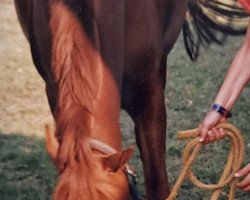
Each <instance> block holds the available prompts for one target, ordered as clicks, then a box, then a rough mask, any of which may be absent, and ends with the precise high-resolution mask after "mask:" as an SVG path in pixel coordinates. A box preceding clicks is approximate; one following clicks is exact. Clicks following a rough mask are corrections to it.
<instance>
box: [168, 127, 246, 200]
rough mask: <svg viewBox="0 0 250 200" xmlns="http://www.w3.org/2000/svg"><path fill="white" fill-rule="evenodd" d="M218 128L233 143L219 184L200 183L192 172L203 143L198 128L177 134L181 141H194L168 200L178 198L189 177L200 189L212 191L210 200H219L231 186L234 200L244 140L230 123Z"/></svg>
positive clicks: (185, 156)
mask: <svg viewBox="0 0 250 200" xmlns="http://www.w3.org/2000/svg"><path fill="white" fill-rule="evenodd" d="M217 128H223V129H224V132H225V134H226V136H227V137H228V138H229V139H230V141H231V149H230V152H229V155H228V160H227V163H226V166H225V168H224V170H223V173H222V176H221V178H220V180H219V182H218V183H217V184H205V183H203V182H201V181H199V180H198V179H197V178H196V176H195V175H194V173H193V172H192V169H191V166H192V163H193V161H194V160H195V159H196V157H197V155H198V153H199V151H200V150H201V147H202V146H203V144H202V143H200V142H199V141H198V136H199V131H198V128H196V129H192V130H187V131H180V132H178V133H177V137H178V139H179V140H184V139H192V138H194V139H193V140H191V141H190V142H189V143H188V144H187V145H186V147H185V149H184V152H183V162H184V164H183V168H182V170H181V173H180V175H179V177H178V179H177V181H176V183H175V185H174V186H173V188H172V192H171V193H170V195H169V197H168V198H167V199H166V200H174V199H175V198H176V197H177V194H178V190H179V189H180V187H181V184H182V183H183V181H184V179H185V178H186V177H187V178H189V179H190V181H191V182H192V183H193V184H194V185H196V186H197V187H198V188H200V189H207V190H212V191H213V192H212V196H211V198H210V200H217V199H218V198H219V196H220V193H221V191H222V189H223V187H224V186H226V185H230V192H229V200H234V196H235V190H236V181H237V179H236V178H235V177H234V174H235V173H236V172H238V171H239V169H240V167H241V164H242V161H243V158H244V153H245V147H244V139H243V137H242V135H241V133H240V131H239V130H238V129H237V128H236V127H235V126H233V125H232V124H229V123H222V124H219V125H218V126H217Z"/></svg>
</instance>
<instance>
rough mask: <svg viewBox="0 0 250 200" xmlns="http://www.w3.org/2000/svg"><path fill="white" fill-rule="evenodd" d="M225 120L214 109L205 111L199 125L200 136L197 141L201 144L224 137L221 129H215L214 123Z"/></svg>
mask: <svg viewBox="0 0 250 200" xmlns="http://www.w3.org/2000/svg"><path fill="white" fill-rule="evenodd" d="M224 121H226V118H225V117H223V116H222V115H221V114H219V113H218V112H215V111H213V110H212V111H210V112H208V113H207V115H206V117H205V118H204V120H203V121H202V122H201V124H200V125H199V132H200V138H199V141H200V142H202V143H203V144H208V143H212V142H215V141H216V140H221V139H223V138H224V137H225V133H224V131H223V129H217V128H216V125H217V124H219V123H222V122H224Z"/></svg>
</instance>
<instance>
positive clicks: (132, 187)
mask: <svg viewBox="0 0 250 200" xmlns="http://www.w3.org/2000/svg"><path fill="white" fill-rule="evenodd" d="M89 144H90V147H91V149H92V150H96V151H99V152H101V153H103V154H107V155H111V154H114V153H116V152H117V151H116V150H115V149H114V148H113V147H111V146H109V145H108V144H106V143H104V142H101V141H100V140H96V139H90V140H89ZM124 173H125V175H126V177H127V179H128V183H129V191H130V193H131V195H132V198H133V200H141V199H142V197H141V195H140V193H139V191H138V189H137V180H136V179H137V174H136V173H135V171H134V170H132V169H131V167H130V166H129V165H128V164H127V163H126V165H125V171H124Z"/></svg>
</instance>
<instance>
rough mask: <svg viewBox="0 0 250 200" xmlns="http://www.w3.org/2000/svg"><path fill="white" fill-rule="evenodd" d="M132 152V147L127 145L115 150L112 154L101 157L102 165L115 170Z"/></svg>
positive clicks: (124, 162) (125, 161)
mask: <svg viewBox="0 0 250 200" xmlns="http://www.w3.org/2000/svg"><path fill="white" fill-rule="evenodd" d="M133 152H134V148H133V147H129V148H128V149H126V150H123V151H119V152H116V153H114V154H112V155H109V156H105V157H103V159H102V160H103V165H104V167H105V168H109V169H111V170H112V171H114V172H116V171H117V170H118V169H120V168H121V167H122V166H123V165H124V164H126V163H127V162H128V160H129V159H130V157H131V156H132V154H133Z"/></svg>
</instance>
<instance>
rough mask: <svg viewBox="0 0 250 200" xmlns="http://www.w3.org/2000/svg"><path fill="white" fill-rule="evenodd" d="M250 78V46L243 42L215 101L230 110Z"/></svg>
mask: <svg viewBox="0 0 250 200" xmlns="http://www.w3.org/2000/svg"><path fill="white" fill-rule="evenodd" d="M249 78H250V48H249V47H248V45H247V44H245V43H244V44H243V46H242V47H241V48H240V50H239V51H238V53H237V54H236V56H235V58H234V60H233V62H232V64H231V66H230V68H229V70H228V72H227V75H226V77H225V80H224V82H223V84H222V86H221V88H220V90H219V92H218V94H217V96H216V98H215V102H216V103H218V104H220V105H222V106H223V107H224V108H226V109H228V110H230V109H231V108H232V106H233V105H234V103H235V101H236V100H237V98H238V96H239V95H240V93H241V91H242V89H243V88H244V86H245V85H246V84H247V82H248V81H249Z"/></svg>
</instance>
